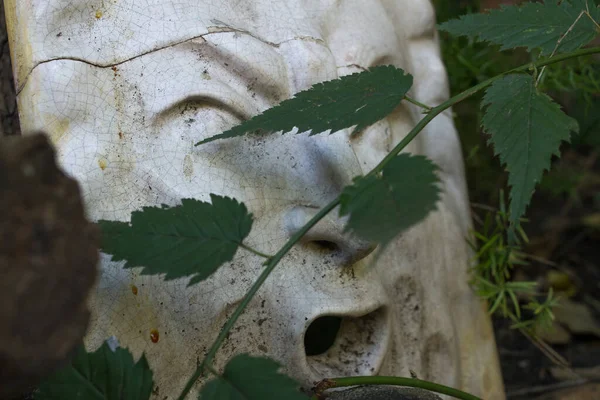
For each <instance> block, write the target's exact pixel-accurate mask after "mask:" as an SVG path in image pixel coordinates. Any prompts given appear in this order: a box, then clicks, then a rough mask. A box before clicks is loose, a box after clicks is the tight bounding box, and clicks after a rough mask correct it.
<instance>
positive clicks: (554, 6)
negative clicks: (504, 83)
mask: <svg viewBox="0 0 600 400" xmlns="http://www.w3.org/2000/svg"><path fill="white" fill-rule="evenodd" d="M584 10H586V0H572V1H567V0H564V1H562V2H560V3H558V2H557V1H555V0H548V1H546V2H545V3H533V2H526V3H525V4H524V5H522V6H501V8H500V9H496V10H492V11H490V12H489V13H487V14H467V15H463V16H462V17H460V18H459V19H454V20H451V21H448V22H445V23H443V24H441V25H440V27H439V29H440V30H443V31H446V32H449V33H451V34H452V35H457V36H468V37H470V38H474V39H478V40H481V41H487V42H490V43H493V44H499V45H500V46H501V47H500V48H501V49H502V50H506V49H514V48H517V47H527V49H528V50H529V51H532V50H534V49H537V48H539V49H541V54H542V55H549V54H552V52H553V51H554V49H555V48H556V45H557V43H558V41H559V40H560V39H561V37H562V36H563V35H564V34H565V33H566V32H567V31H569V29H570V28H571V26H572V25H573V23H574V22H575V21H576V20H577V18H578V17H579V15H580V14H581V12H582V11H584ZM589 10H590V14H591V15H592V17H593V18H594V20H596V21H600V9H599V8H598V7H596V6H595V5H594V4H593V2H591V1H590V2H589ZM598 33H599V32H598V30H597V28H596V26H595V24H594V23H593V22H592V21H591V20H590V18H589V17H587V16H585V15H584V16H582V17H581V18H580V19H579V21H578V22H577V24H575V26H573V29H572V30H571V31H570V32H569V33H568V34H567V35H566V36H565V37H564V38H563V39H562V41H561V42H560V46H559V48H558V49H557V53H558V52H568V51H573V50H576V49H578V48H580V47H581V46H583V45H585V44H587V43H589V42H590V41H591V40H592V39H593V38H594V37H596V35H598Z"/></svg>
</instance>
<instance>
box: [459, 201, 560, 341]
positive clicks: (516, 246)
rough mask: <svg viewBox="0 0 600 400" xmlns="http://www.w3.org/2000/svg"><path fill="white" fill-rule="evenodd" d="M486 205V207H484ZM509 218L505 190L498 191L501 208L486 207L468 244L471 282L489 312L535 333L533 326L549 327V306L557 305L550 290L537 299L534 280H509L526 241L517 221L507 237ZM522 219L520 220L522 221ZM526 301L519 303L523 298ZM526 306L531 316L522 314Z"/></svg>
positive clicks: (521, 258) (523, 260)
mask: <svg viewBox="0 0 600 400" xmlns="http://www.w3.org/2000/svg"><path fill="white" fill-rule="evenodd" d="M486 208H487V207H486ZM509 221H510V218H509V216H508V213H507V211H506V206H505V203H504V193H503V192H502V191H501V192H500V209H499V210H488V212H487V213H486V216H485V219H484V220H483V221H482V223H481V227H480V228H479V229H478V230H477V231H474V232H473V237H474V240H470V241H469V245H470V246H471V248H472V249H473V252H474V253H475V257H474V259H475V261H474V265H473V266H472V267H471V276H472V279H471V285H472V286H473V288H474V289H475V291H476V293H477V294H478V295H479V296H480V297H481V298H484V299H486V300H487V301H488V303H489V305H490V308H489V312H490V314H493V313H496V314H499V315H501V316H502V317H504V318H509V319H510V320H511V321H512V322H513V325H512V327H513V328H515V329H516V328H519V329H527V330H528V333H529V334H530V335H534V334H535V328H536V327H538V326H539V327H549V325H551V323H552V320H553V319H554V316H553V314H552V307H554V306H555V305H556V302H557V300H556V298H554V295H553V292H552V290H550V291H549V292H548V294H547V296H546V299H545V301H544V302H542V303H540V302H539V301H538V300H537V297H538V295H539V294H538V293H537V290H536V289H537V282H518V281H517V282H515V281H512V280H511V277H512V275H513V273H514V269H515V268H516V267H517V266H522V265H527V264H528V262H527V260H526V255H525V254H524V253H523V251H522V247H523V244H525V243H527V242H528V238H527V234H526V233H525V230H524V229H523V228H522V227H521V226H520V225H519V226H518V227H517V229H516V235H515V238H514V241H513V242H512V243H509V242H508V241H507V232H508V229H509V224H510V222H509ZM524 221H525V220H524V219H521V222H524ZM523 298H525V299H528V301H529V302H528V304H527V305H526V306H525V307H521V301H522V299H523ZM522 308H525V309H526V310H528V311H529V314H531V318H525V316H524V315H523V312H522Z"/></svg>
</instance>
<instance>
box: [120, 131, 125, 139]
mask: <svg viewBox="0 0 600 400" xmlns="http://www.w3.org/2000/svg"><path fill="white" fill-rule="evenodd" d="M124 137H125V135H123V132H121V131H119V139H123V138H124Z"/></svg>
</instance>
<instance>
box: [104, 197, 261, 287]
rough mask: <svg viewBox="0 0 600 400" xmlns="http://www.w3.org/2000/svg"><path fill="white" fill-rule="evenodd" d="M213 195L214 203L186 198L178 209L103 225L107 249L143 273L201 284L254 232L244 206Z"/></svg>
mask: <svg viewBox="0 0 600 400" xmlns="http://www.w3.org/2000/svg"><path fill="white" fill-rule="evenodd" d="M210 197H211V200H212V204H210V203H205V202H202V201H199V200H193V199H183V200H182V201H181V205H180V206H176V207H166V206H163V207H162V208H161V207H144V208H143V209H142V210H141V211H134V212H132V213H131V224H129V223H126V222H117V221H99V222H98V225H100V228H101V229H102V251H104V252H105V253H108V254H112V259H113V260H114V261H120V260H127V263H126V264H125V268H134V267H144V269H143V270H142V274H147V275H155V274H166V276H165V279H167V280H169V279H175V278H180V277H185V276H192V279H191V280H190V283H189V284H190V285H192V284H194V283H197V282H200V281H201V280H204V279H206V278H208V277H209V276H210V275H211V274H212V273H214V272H215V271H216V270H217V269H218V268H219V266H221V264H223V263H225V262H227V261H231V260H232V259H233V256H234V255H235V252H236V251H237V249H238V247H239V245H240V244H241V243H242V241H243V240H244V238H245V237H246V236H247V235H248V233H250V229H251V228H252V214H249V213H248V210H247V209H246V206H245V205H244V204H243V203H239V202H237V201H236V200H234V199H231V198H228V197H221V196H217V195H214V194H211V195H210Z"/></svg>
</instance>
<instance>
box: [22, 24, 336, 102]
mask: <svg viewBox="0 0 600 400" xmlns="http://www.w3.org/2000/svg"><path fill="white" fill-rule="evenodd" d="M207 29H208V30H209V32H207V33H203V34H202V35H198V36H194V37H191V38H187V39H185V40H181V41H179V42H175V43H170V44H168V45H166V46H161V47H157V48H154V49H152V50H149V51H146V52H143V53H140V54H138V55H136V56H133V57H130V58H128V59H125V60H122V61H119V62H117V63H111V64H101V63H100V64H96V63H93V62H91V61H88V60H85V59H83V58H78V57H57V58H51V59H48V60H44V61H40V62H38V63H37V64H35V65H34V66H33V67H32V68H31V69H30V70H29V72H28V73H27V76H26V77H25V79H24V80H23V83H22V84H20V86H19V87H18V88H17V90H16V95H17V96H19V94H20V93H21V91H22V90H23V88H24V87H25V86H26V85H27V82H28V81H29V77H30V76H31V74H32V73H33V71H34V70H35V69H36V68H37V67H39V66H40V65H42V64H46V63H49V62H53V61H63V60H70V61H78V62H82V63H84V64H88V65H91V66H93V67H97V68H102V69H105V68H112V67H116V66H119V65H122V64H125V63H127V62H129V61H133V60H135V59H136V58H139V57H143V56H145V55H148V54H151V53H154V52H156V51H160V50H164V49H168V48H170V47H175V46H179V45H181V44H184V43H187V42H191V41H194V40H198V39H204V37H206V36H209V35H213V34H218V33H242V34H245V35H248V36H251V37H253V38H254V39H256V40H259V41H261V42H262V43H264V44H266V45H269V46H272V47H275V48H279V46H281V45H282V44H284V43H288V42H292V41H294V40H302V41H311V42H314V43H318V44H323V45H324V44H325V41H324V40H323V39H319V38H315V37H312V36H297V37H293V38H291V39H287V40H284V41H282V42H280V43H274V42H269V41H267V40H264V39H261V38H259V37H257V36H255V35H253V34H251V33H250V32H248V31H246V30H243V29H237V28H233V27H230V26H227V25H226V26H216V25H212V26H209V27H208V28H207Z"/></svg>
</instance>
